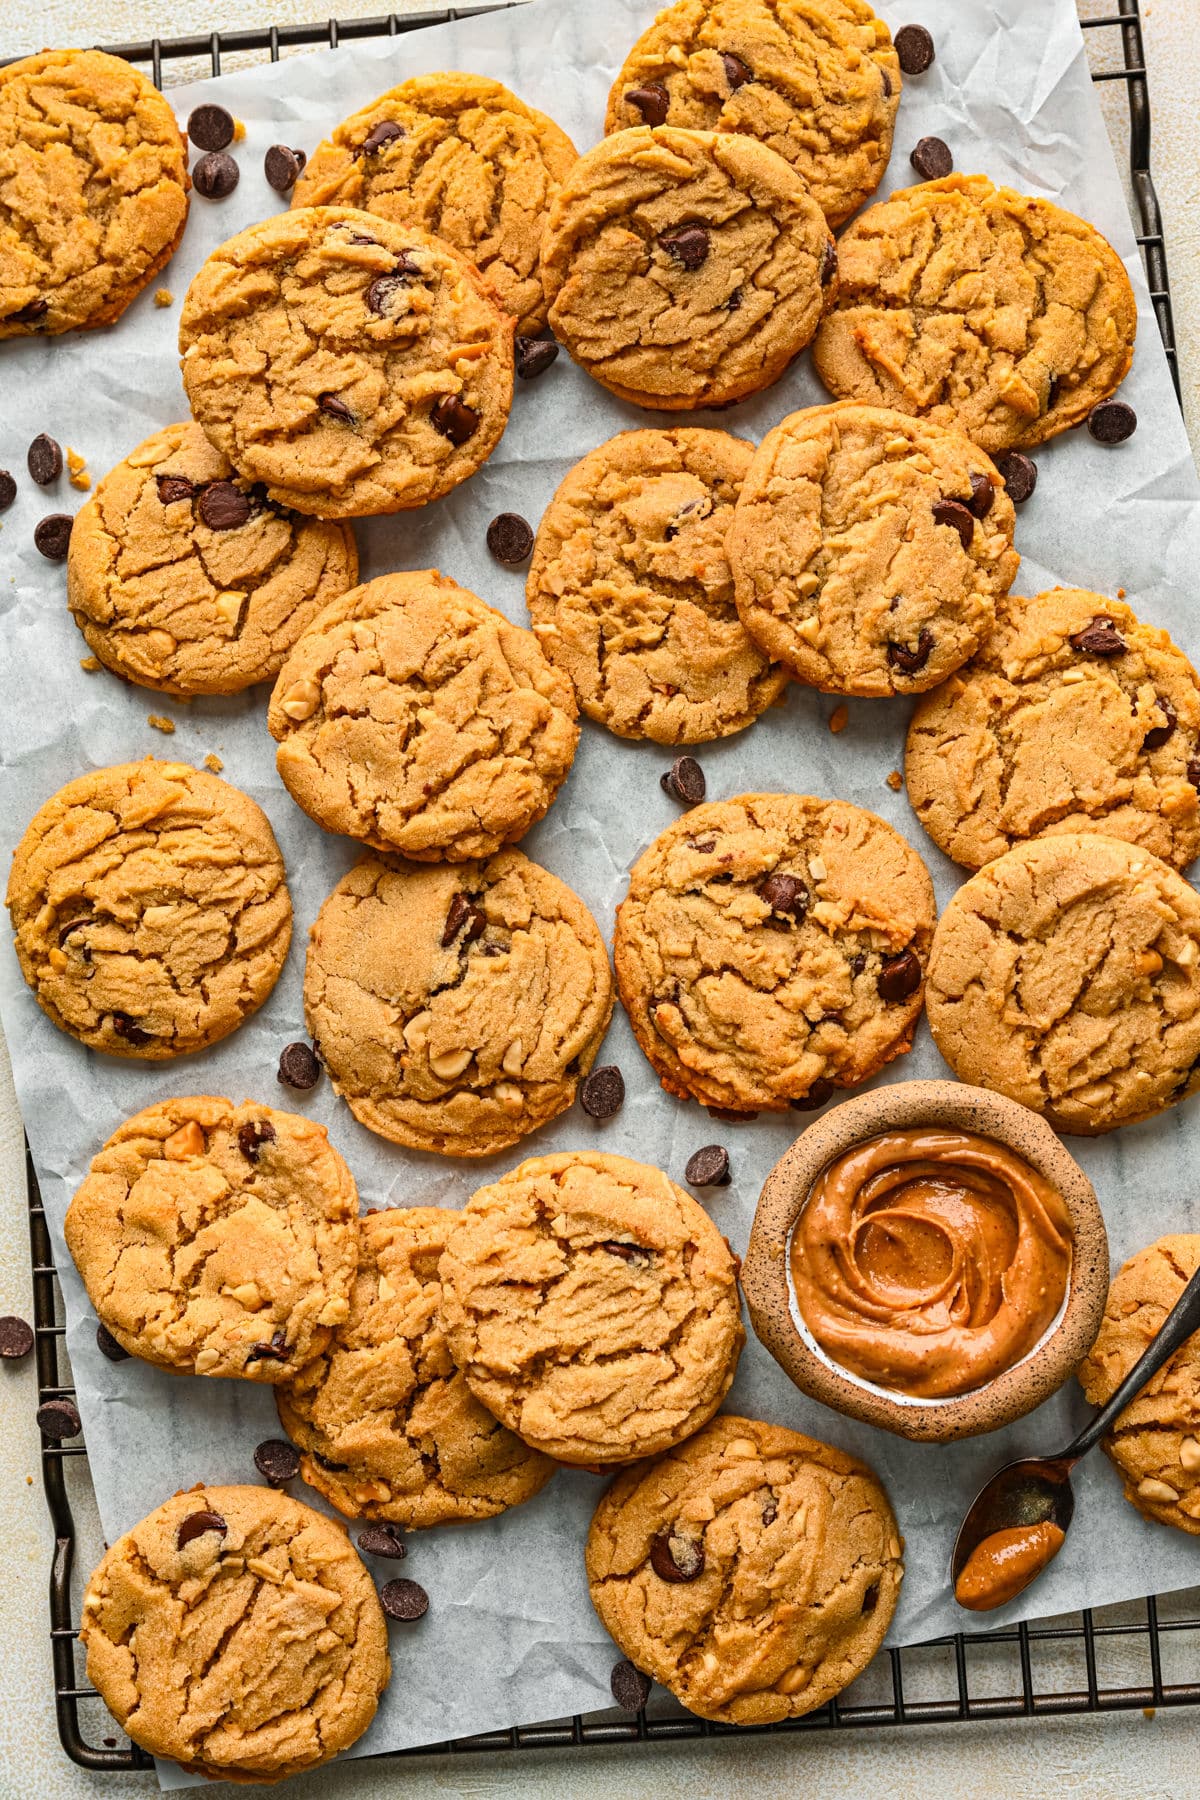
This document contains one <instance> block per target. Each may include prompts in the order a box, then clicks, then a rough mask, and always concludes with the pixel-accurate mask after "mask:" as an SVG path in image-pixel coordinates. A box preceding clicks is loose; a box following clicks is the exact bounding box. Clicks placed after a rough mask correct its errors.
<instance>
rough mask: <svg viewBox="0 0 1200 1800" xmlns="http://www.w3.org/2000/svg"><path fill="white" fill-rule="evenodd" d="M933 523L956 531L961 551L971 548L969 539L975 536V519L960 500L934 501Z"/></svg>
mask: <svg viewBox="0 0 1200 1800" xmlns="http://www.w3.org/2000/svg"><path fill="white" fill-rule="evenodd" d="M933 522H934V524H935V525H949V526H950V527H951V529H952V530H954V531H957V533H958V535H959V540H960V542H961V543H962V547H963V549H964V550H969V549H970V548H971V539H972V538H973V537H974V535H975V518H974V515H973V514H972V513H971V512H970V511H969V510H968V509H967V507H965V506H964V505H963V503H962V501H961V500H935V501H934V504H933Z"/></svg>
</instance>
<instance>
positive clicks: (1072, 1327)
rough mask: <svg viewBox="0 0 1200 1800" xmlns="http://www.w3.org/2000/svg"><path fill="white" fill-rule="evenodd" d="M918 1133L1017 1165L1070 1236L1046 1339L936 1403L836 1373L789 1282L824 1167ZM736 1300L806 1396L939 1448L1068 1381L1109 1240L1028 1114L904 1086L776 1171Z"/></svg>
mask: <svg viewBox="0 0 1200 1800" xmlns="http://www.w3.org/2000/svg"><path fill="white" fill-rule="evenodd" d="M921 1125H935V1126H937V1125H940V1126H945V1127H948V1128H949V1129H951V1130H958V1131H973V1132H976V1133H978V1135H979V1136H980V1137H988V1138H993V1139H995V1140H996V1142H998V1143H1001V1144H1004V1145H1006V1146H1007V1148H1008V1149H1010V1150H1013V1151H1015V1152H1016V1154H1017V1155H1018V1156H1022V1157H1024V1159H1025V1161H1026V1162H1028V1163H1030V1164H1032V1166H1033V1167H1034V1168H1035V1169H1037V1170H1038V1171H1039V1172H1040V1173H1041V1174H1042V1175H1043V1176H1044V1177H1045V1179H1046V1180H1047V1181H1049V1182H1052V1183H1053V1185H1054V1186H1055V1187H1056V1188H1057V1189H1058V1191H1059V1193H1060V1194H1061V1195H1062V1197H1063V1199H1064V1200H1065V1201H1066V1203H1067V1206H1068V1208H1069V1209H1070V1214H1071V1219H1072V1223H1073V1225H1074V1228H1075V1245H1074V1252H1073V1255H1072V1261H1071V1275H1070V1280H1069V1282H1068V1286H1067V1297H1066V1301H1065V1303H1064V1305H1063V1307H1062V1308H1061V1310H1060V1312H1059V1316H1058V1318H1057V1320H1056V1321H1055V1323H1054V1324H1053V1326H1052V1327H1051V1328H1050V1330H1049V1331H1048V1332H1047V1333H1046V1334H1045V1336H1044V1337H1043V1338H1042V1339H1041V1341H1040V1342H1039V1343H1038V1344H1037V1345H1036V1346H1035V1347H1034V1349H1033V1350H1031V1351H1030V1352H1029V1353H1028V1354H1027V1355H1026V1356H1025V1357H1024V1358H1023V1359H1022V1360H1021V1361H1020V1362H1018V1363H1015V1364H1014V1365H1013V1367H1012V1368H1010V1369H1006V1370H1005V1372H1004V1373H1003V1374H1002V1375H998V1376H997V1377H996V1379H995V1380H994V1381H990V1382H988V1383H987V1384H986V1386H984V1387H980V1388H975V1389H973V1390H972V1391H971V1392H970V1393H968V1394H960V1395H956V1396H955V1397H953V1398H951V1399H944V1400H928V1399H915V1398H912V1397H909V1396H906V1395H904V1394H899V1393H894V1392H890V1391H889V1390H887V1389H885V1388H882V1387H877V1386H876V1385H875V1384H874V1383H872V1382H869V1381H866V1380H865V1379H864V1378H863V1377H861V1376H859V1375H855V1374H852V1373H851V1372H850V1371H848V1370H846V1369H842V1368H839V1367H838V1366H837V1365H836V1364H835V1363H834V1362H833V1361H832V1360H831V1359H830V1358H829V1357H828V1356H827V1355H826V1354H825V1353H824V1352H823V1351H821V1350H819V1349H818V1348H817V1346H816V1344H815V1343H814V1341H813V1340H812V1339H811V1338H810V1337H808V1336H807V1334H806V1333H805V1332H803V1331H802V1330H801V1326H800V1315H799V1313H798V1311H797V1309H796V1303H795V1298H794V1295H793V1291H792V1281H791V1274H790V1271H789V1252H790V1249H791V1236H792V1227H793V1226H794V1224H795V1222H796V1219H797V1217H798V1216H799V1213H800V1210H801V1208H802V1206H803V1205H804V1202H805V1200H806V1199H807V1198H808V1194H809V1191H810V1189H811V1187H812V1184H813V1182H814V1181H815V1180H816V1178H817V1176H818V1175H819V1174H820V1173H821V1171H822V1169H824V1168H825V1166H826V1164H827V1163H829V1162H831V1161H832V1160H833V1158H834V1157H835V1156H840V1155H841V1154H842V1153H843V1151H846V1150H849V1149H852V1148H853V1146H854V1145H855V1144H860V1143H862V1141H863V1140H864V1138H871V1137H875V1136H877V1135H878V1133H880V1132H881V1131H897V1130H903V1129H905V1128H909V1127H913V1126H921ZM742 1289H743V1292H744V1293H745V1296H746V1303H747V1305H748V1307H749V1309H750V1318H751V1320H752V1322H753V1325H754V1330H755V1332H756V1334H757V1336H758V1338H759V1340H760V1342H761V1343H763V1344H764V1345H765V1346H766V1348H767V1349H768V1350H769V1351H770V1352H771V1355H772V1356H773V1357H774V1358H775V1360H776V1362H777V1363H778V1364H779V1366H780V1367H781V1368H782V1369H783V1370H784V1371H785V1373H786V1374H788V1375H790V1377H791V1379H792V1380H793V1381H794V1382H795V1384H796V1386H797V1387H798V1388H800V1389H801V1391H802V1392H803V1393H806V1394H811V1395H812V1397H813V1399H814V1400H821V1401H823V1402H824V1403H825V1405H826V1406H832V1407H834V1408H835V1410H836V1411H838V1412H843V1413H847V1414H849V1416H850V1417H851V1418H854V1419H865V1420H866V1422H867V1424H869V1425H879V1426H882V1428H883V1429H884V1430H885V1431H894V1432H895V1433H896V1434H897V1435H898V1436H900V1437H907V1438H917V1439H920V1440H923V1441H928V1442H935V1443H945V1442H948V1441H949V1440H950V1439H952V1438H960V1437H974V1436H976V1435H978V1434H979V1433H980V1432H985V1431H996V1430H998V1429H999V1427H1000V1426H1001V1425H1008V1424H1010V1423H1011V1422H1012V1420H1013V1419H1019V1418H1020V1417H1021V1415H1022V1414H1023V1413H1027V1412H1031V1411H1032V1410H1033V1408H1034V1407H1035V1406H1040V1405H1041V1403H1042V1401H1043V1400H1046V1399H1048V1398H1049V1396H1050V1395H1051V1394H1053V1393H1054V1392H1055V1391H1056V1389H1058V1388H1060V1387H1061V1386H1062V1384H1063V1382H1064V1381H1066V1380H1067V1378H1068V1377H1069V1376H1070V1375H1072V1374H1073V1373H1074V1371H1075V1369H1076V1368H1077V1366H1078V1365H1079V1363H1080V1362H1081V1361H1082V1360H1083V1358H1084V1356H1085V1355H1086V1354H1087V1352H1088V1351H1089V1350H1090V1349H1091V1347H1092V1344H1093V1342H1094V1340H1095V1337H1096V1333H1097V1332H1098V1331H1099V1329H1100V1321H1101V1318H1102V1317H1103V1313H1104V1303H1105V1300H1106V1298H1107V1295H1108V1237H1107V1234H1106V1232H1105V1229H1104V1218H1103V1215H1102V1214H1101V1211H1100V1206H1099V1202H1098V1201H1097V1199H1096V1196H1095V1193H1094V1192H1093V1190H1092V1184H1091V1182H1090V1181H1089V1180H1088V1178H1087V1176H1086V1175H1085V1174H1084V1172H1083V1170H1082V1169H1081V1168H1080V1167H1079V1164H1078V1163H1077V1162H1076V1161H1075V1159H1074V1158H1073V1157H1072V1156H1070V1155H1069V1154H1068V1152H1067V1151H1066V1150H1065V1149H1064V1148H1063V1145H1062V1144H1061V1143H1060V1141H1059V1139H1058V1138H1057V1137H1056V1136H1055V1134H1054V1132H1053V1131H1052V1130H1051V1129H1050V1127H1049V1126H1048V1125H1047V1124H1046V1122H1045V1121H1044V1120H1043V1119H1040V1118H1039V1117H1038V1116H1037V1114H1036V1113H1032V1112H1030V1111H1029V1109H1028V1108H1027V1107H1024V1106H1019V1105H1018V1104H1017V1102H1016V1101H1015V1100H1006V1099H1005V1098H1004V1096H1003V1095H1001V1094H992V1093H988V1092H987V1091H986V1090H985V1089H983V1088H975V1087H967V1086H965V1085H964V1084H963V1083H960V1082H957V1081H902V1082H899V1083H897V1084H896V1086H894V1087H883V1088H877V1089H875V1091H874V1092H872V1093H869V1094H860V1095H859V1096H858V1098H857V1099H854V1100H847V1101H846V1102H845V1103H844V1104H843V1105H841V1106H836V1107H834V1109H833V1110H832V1112H828V1113H826V1114H825V1116H824V1118H822V1119H819V1120H818V1121H817V1122H816V1124H814V1125H810V1126H809V1128H808V1130H807V1131H805V1132H804V1133H803V1134H802V1135H801V1136H800V1137H798V1138H797V1139H796V1142H795V1143H794V1144H793V1145H792V1147H791V1149H790V1150H789V1151H788V1152H787V1153H786V1155H784V1156H782V1157H781V1158H780V1160H779V1161H778V1162H777V1163H776V1164H775V1167H774V1168H773V1169H772V1170H771V1173H770V1174H769V1175H768V1177H767V1180H766V1185H765V1186H764V1188H763V1191H762V1194H761V1196H760V1198H759V1202H758V1210H757V1211H756V1213H755V1215H754V1229H753V1231H752V1232H751V1234H750V1247H749V1250H748V1251H747V1253H746V1260H745V1264H744V1266H743V1268H742Z"/></svg>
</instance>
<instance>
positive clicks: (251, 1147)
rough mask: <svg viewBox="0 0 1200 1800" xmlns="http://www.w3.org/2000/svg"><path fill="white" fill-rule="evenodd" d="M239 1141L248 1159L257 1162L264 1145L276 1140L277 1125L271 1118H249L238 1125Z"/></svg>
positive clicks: (243, 1153) (239, 1147) (242, 1151)
mask: <svg viewBox="0 0 1200 1800" xmlns="http://www.w3.org/2000/svg"><path fill="white" fill-rule="evenodd" d="M237 1141H238V1149H239V1150H240V1151H241V1153H242V1155H243V1156H244V1157H245V1159H246V1161H247V1162H248V1163H256V1162H257V1161H258V1153H259V1151H260V1149H261V1148H262V1146H263V1145H264V1144H273V1143H274V1142H275V1127H274V1126H273V1125H272V1123H271V1121H270V1119H247V1120H246V1121H245V1122H244V1123H243V1124H241V1125H239V1126H238V1131H237Z"/></svg>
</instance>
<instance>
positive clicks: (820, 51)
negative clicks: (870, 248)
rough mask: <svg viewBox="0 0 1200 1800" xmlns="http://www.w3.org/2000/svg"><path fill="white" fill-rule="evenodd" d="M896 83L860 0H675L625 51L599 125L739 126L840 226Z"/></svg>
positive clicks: (889, 111) (879, 171)
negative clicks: (785, 165) (780, 160)
mask: <svg viewBox="0 0 1200 1800" xmlns="http://www.w3.org/2000/svg"><path fill="white" fill-rule="evenodd" d="M900 87H901V77H900V61H899V58H898V57H897V55H896V52H895V51H894V50H893V48H892V40H891V36H890V35H889V32H888V28H887V26H886V25H885V24H884V23H883V21H882V19H877V18H876V17H875V14H874V13H873V12H872V11H871V8H870V7H869V6H867V5H864V4H863V0H817V4H813V3H812V0H679V3H678V4H677V5H675V6H669V7H667V8H666V10H665V11H663V12H660V13H659V15H658V17H657V18H656V19H655V21H654V23H653V25H651V26H650V27H649V29H648V30H646V31H644V32H643V33H642V35H641V37H640V38H639V39H638V41H637V43H636V44H635V45H634V46H633V49H632V50H631V51H630V52H629V55H628V56H627V57H626V58H625V62H624V64H623V66H622V68H621V72H620V74H619V75H618V76H617V79H616V81H615V82H614V83H613V87H612V92H611V93H610V94H609V97H608V116H607V118H606V119H605V125H604V129H605V130H606V131H619V130H621V129H622V128H623V127H627V126H630V125H660V124H667V125H683V126H689V127H692V128H694V129H699V130H703V131H738V132H743V133H745V134H747V135H748V136H750V137H754V138H757V139H758V140H759V141H760V142H761V143H764V144H766V145H768V146H769V147H770V148H771V149H772V150H775V151H777V152H778V154H779V155H780V156H783V157H785V158H786V159H787V161H788V162H790V163H791V164H792V166H793V167H794V168H795V169H796V171H797V173H798V174H799V175H801V176H802V177H803V178H804V180H805V182H806V183H807V184H808V187H809V189H810V191H811V193H812V196H813V198H814V200H815V201H816V202H817V204H818V206H819V207H820V208H821V210H822V212H823V213H824V214H825V217H826V218H827V219H828V220H829V223H830V224H831V225H840V224H841V223H842V221H843V220H844V219H848V218H849V217H850V215H851V213H853V212H856V211H857V210H858V208H859V207H860V206H861V205H862V203H863V201H864V200H868V199H869V198H870V196H871V195H872V194H873V193H874V192H875V189H876V188H877V187H878V186H879V183H880V181H881V179H882V177H883V172H884V170H885V169H886V168H887V164H888V157H889V156H890V155H891V151H892V126H893V124H894V122H895V118H896V108H897V107H898V106H899V104H900Z"/></svg>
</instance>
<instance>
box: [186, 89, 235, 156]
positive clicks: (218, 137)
mask: <svg viewBox="0 0 1200 1800" xmlns="http://www.w3.org/2000/svg"><path fill="white" fill-rule="evenodd" d="M233 130H234V126H233V114H232V113H228V112H226V110H225V108H224V107H223V106H214V105H213V104H212V103H211V101H210V102H207V103H206V104H205V105H204V106H193V108H192V110H191V112H190V113H189V114H188V122H187V134H188V142H189V143H192V144H195V146H196V148H197V150H224V148H225V146H226V144H232V142H233Z"/></svg>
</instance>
